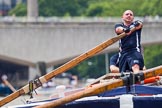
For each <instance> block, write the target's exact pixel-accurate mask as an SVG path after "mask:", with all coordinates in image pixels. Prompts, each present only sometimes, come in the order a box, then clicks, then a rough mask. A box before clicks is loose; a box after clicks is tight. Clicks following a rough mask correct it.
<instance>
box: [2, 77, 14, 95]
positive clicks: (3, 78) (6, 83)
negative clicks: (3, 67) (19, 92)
mask: <svg viewBox="0 0 162 108" xmlns="http://www.w3.org/2000/svg"><path fill="white" fill-rule="evenodd" d="M2 81H3V82H4V84H5V85H7V86H8V87H9V88H10V89H11V90H12V92H16V89H15V88H14V87H13V86H12V85H11V83H10V82H9V81H8V80H7V76H2Z"/></svg>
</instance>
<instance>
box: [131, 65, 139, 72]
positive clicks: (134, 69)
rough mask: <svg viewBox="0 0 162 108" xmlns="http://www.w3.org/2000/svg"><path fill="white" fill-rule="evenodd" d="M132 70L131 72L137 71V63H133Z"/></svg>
mask: <svg viewBox="0 0 162 108" xmlns="http://www.w3.org/2000/svg"><path fill="white" fill-rule="evenodd" d="M132 70H133V72H138V71H139V70H140V67H139V65H138V64H134V65H133V66H132Z"/></svg>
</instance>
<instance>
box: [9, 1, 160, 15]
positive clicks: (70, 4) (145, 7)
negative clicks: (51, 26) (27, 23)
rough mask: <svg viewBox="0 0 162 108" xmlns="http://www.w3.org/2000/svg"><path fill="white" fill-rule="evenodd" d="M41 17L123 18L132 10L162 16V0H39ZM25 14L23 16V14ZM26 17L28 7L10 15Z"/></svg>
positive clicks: (16, 9)
mask: <svg viewBox="0 0 162 108" xmlns="http://www.w3.org/2000/svg"><path fill="white" fill-rule="evenodd" d="M38 4H39V15H40V16H44V17H47V16H61V17H63V16H67V15H69V16H100V17H103V16H104V17H105V16H121V14H122V12H123V11H124V10H126V9H131V10H133V11H134V13H135V14H136V15H137V16H146V15H153V16H155V15H160V16H162V11H161V9H162V0H38ZM22 13H23V14H22ZM12 14H15V15H17V16H22V15H25V16H26V6H25V5H20V4H19V6H16V7H15V8H14V9H13V10H11V11H10V12H9V15H12Z"/></svg>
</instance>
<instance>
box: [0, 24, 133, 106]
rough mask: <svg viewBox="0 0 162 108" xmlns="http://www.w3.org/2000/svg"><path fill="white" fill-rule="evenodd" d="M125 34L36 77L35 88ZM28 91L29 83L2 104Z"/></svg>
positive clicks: (123, 34) (0, 102) (122, 35)
mask: <svg viewBox="0 0 162 108" xmlns="http://www.w3.org/2000/svg"><path fill="white" fill-rule="evenodd" d="M131 31H132V32H133V31H135V27H133V28H132V29H131ZM125 36H126V33H125V32H123V33H122V34H120V35H117V36H115V37H114V38H111V39H109V40H107V41H105V42H103V43H101V44H99V45H97V46H96V47H94V48H92V49H91V50H89V51H87V52H85V53H83V54H81V55H80V56H78V57H76V58H74V59H72V60H71V61H69V62H67V63H65V64H64V65H62V66H60V67H59V68H57V69H55V70H53V71H51V72H49V73H48V74H46V75H44V76H42V77H40V78H38V79H36V80H35V81H34V89H36V88H38V87H40V86H42V84H43V83H46V82H47V81H49V80H50V79H51V78H53V77H55V76H56V75H58V74H61V73H63V72H65V71H67V70H69V69H71V68H72V67H74V66H76V65H77V64H79V63H80V62H82V61H83V60H85V59H87V58H89V57H92V56H94V55H95V54H97V53H98V52H101V51H102V50H104V49H105V48H107V47H108V46H110V45H112V44H114V43H115V42H117V41H118V40H120V39H121V38H123V37H125ZM28 92H29V84H27V85H26V86H24V87H22V88H21V89H19V90H18V91H16V92H14V93H12V94H10V95H8V96H7V97H5V98H3V99H2V100H0V106H3V105H5V104H6V103H8V102H11V101H12V100H14V99H16V98H17V97H19V96H21V95H24V94H27V93H28Z"/></svg>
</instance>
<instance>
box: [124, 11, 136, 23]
mask: <svg viewBox="0 0 162 108" xmlns="http://www.w3.org/2000/svg"><path fill="white" fill-rule="evenodd" d="M122 19H123V20H124V21H125V22H126V23H131V22H132V21H133V19H134V15H133V12H132V11H131V10H126V11H125V12H124V13H123V16H122Z"/></svg>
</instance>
